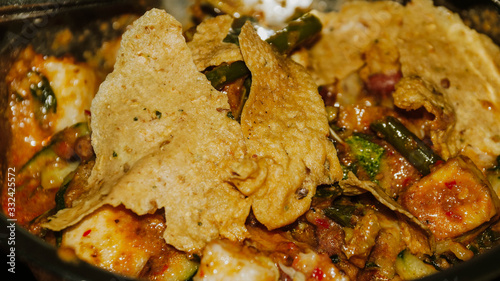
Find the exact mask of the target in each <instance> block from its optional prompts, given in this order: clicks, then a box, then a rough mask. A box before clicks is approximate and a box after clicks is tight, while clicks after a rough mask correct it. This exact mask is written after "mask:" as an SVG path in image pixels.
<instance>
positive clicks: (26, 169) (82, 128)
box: [19, 123, 90, 189]
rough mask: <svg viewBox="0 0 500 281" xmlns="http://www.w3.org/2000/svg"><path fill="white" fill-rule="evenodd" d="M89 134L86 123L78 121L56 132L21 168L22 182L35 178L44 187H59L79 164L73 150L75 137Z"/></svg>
mask: <svg viewBox="0 0 500 281" xmlns="http://www.w3.org/2000/svg"><path fill="white" fill-rule="evenodd" d="M89 134H90V131H89V128H88V126H87V123H78V124H75V125H73V126H71V127H68V128H66V129H64V130H63V131H61V132H59V133H57V134H56V135H55V136H54V137H53V138H52V141H51V142H50V143H49V144H48V145H47V146H46V147H44V148H43V149H42V150H41V151H39V152H38V153H36V154H35V155H34V156H33V157H32V158H31V159H30V160H29V161H28V162H27V163H26V164H25V165H24V166H23V167H22V168H21V170H20V173H19V177H20V178H22V179H23V180H24V182H28V181H31V180H33V179H37V180H39V181H40V185H41V186H42V187H43V188H44V189H52V188H59V187H60V186H61V185H62V183H63V181H64V178H65V177H66V176H67V175H68V174H70V173H71V172H73V171H74V170H75V169H76V168H77V167H78V165H79V164H80V159H79V157H78V156H77V155H76V153H75V152H74V150H73V147H74V144H75V141H76V139H78V138H79V137H83V136H87V135H89ZM62 150H64V153H62V152H61V151H62ZM62 154H64V155H62ZM20 187H21V188H22V185H21V186H20Z"/></svg>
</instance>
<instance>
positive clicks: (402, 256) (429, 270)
mask: <svg viewBox="0 0 500 281" xmlns="http://www.w3.org/2000/svg"><path fill="white" fill-rule="evenodd" d="M395 266H396V272H397V273H398V275H399V276H400V277H401V278H403V279H404V280H414V279H418V278H422V277H424V276H428V275H431V274H434V273H436V272H438V271H437V270H436V269H435V268H434V266H432V265H430V264H426V263H425V262H423V261H422V260H420V259H419V258H418V257H416V256H414V255H413V254H412V253H410V251H408V250H403V251H401V253H399V255H398V257H397V258H396V264H395Z"/></svg>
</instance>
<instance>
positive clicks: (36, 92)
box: [28, 71, 57, 117]
mask: <svg viewBox="0 0 500 281" xmlns="http://www.w3.org/2000/svg"><path fill="white" fill-rule="evenodd" d="M28 77H29V79H30V81H31V82H32V83H31V84H30V90H31V94H32V95H33V97H35V98H36V100H37V101H38V102H39V103H40V108H39V111H38V114H43V115H45V114H48V113H50V112H52V113H55V112H56V110H57V99H56V95H55V94H54V91H53V90H52V87H51V86H50V82H49V80H48V79H47V77H45V76H44V75H42V74H41V73H38V72H35V71H31V72H29V73H28ZM39 117H40V116H39Z"/></svg>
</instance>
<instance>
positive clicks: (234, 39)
mask: <svg viewBox="0 0 500 281" xmlns="http://www.w3.org/2000/svg"><path fill="white" fill-rule="evenodd" d="M247 21H250V22H251V23H253V24H256V22H257V21H256V19H255V18H253V17H249V16H242V17H240V18H236V19H234V20H233V23H232V24H231V29H230V30H229V33H228V34H227V36H226V37H225V38H224V40H222V41H223V42H226V43H233V44H236V45H238V46H239V45H240V42H239V40H238V36H239V35H240V32H241V28H242V27H243V25H244V24H245V22H247Z"/></svg>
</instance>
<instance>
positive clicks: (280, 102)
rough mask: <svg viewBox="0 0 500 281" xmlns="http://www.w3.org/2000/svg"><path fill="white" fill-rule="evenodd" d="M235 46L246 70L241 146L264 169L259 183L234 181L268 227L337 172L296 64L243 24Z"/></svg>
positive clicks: (310, 85)
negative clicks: (247, 86)
mask: <svg viewBox="0 0 500 281" xmlns="http://www.w3.org/2000/svg"><path fill="white" fill-rule="evenodd" d="M239 41H240V47H241V52H242V55H243V58H244V60H245V63H246V64H247V66H248V68H249V69H250V71H251V73H252V86H251V90H250V96H249V98H248V100H247V102H246V104H245V107H244V109H243V112H242V116H241V127H242V130H243V134H244V136H245V142H246V144H247V152H248V154H249V155H250V156H252V157H253V159H256V160H257V161H258V163H259V167H260V168H261V170H266V171H267V176H266V178H265V180H264V182H263V183H262V185H260V186H257V187H255V188H252V189H246V188H245V187H244V186H245V185H244V184H243V187H240V190H241V191H242V192H243V193H245V195H248V196H250V198H252V200H253V202H252V209H253V212H254V214H255V216H256V217H257V219H258V220H259V221H260V222H261V223H263V224H264V225H265V226H266V227H268V228H269V229H274V228H278V227H281V226H284V225H287V224H289V223H292V222H293V221H295V220H296V219H297V218H298V217H299V216H300V215H302V214H303V213H304V212H306V211H307V210H308V209H309V206H310V203H311V198H312V196H313V195H314V193H315V191H316V186H317V185H320V184H331V183H333V182H335V181H336V180H339V179H340V178H341V177H342V170H341V168H340V164H339V162H338V159H337V155H336V151H335V148H334V146H333V144H332V142H331V141H329V140H328V138H327V136H328V134H329V131H328V121H327V118H326V111H325V106H324V104H323V101H322V99H321V97H320V95H319V94H318V91H317V86H316V84H315V83H314V81H313V80H312V78H311V77H310V75H309V74H308V73H307V71H306V70H305V69H304V68H303V67H302V66H301V65H299V64H297V63H295V62H293V61H292V60H290V59H288V58H285V57H283V56H280V55H278V54H276V53H275V52H273V50H272V47H271V46H270V45H269V44H267V43H266V42H264V41H262V40H261V39H260V38H259V36H258V35H257V33H256V32H255V30H254V29H253V28H252V26H251V25H250V24H249V23H247V24H245V25H244V27H243V28H242V31H241V35H240V37H239Z"/></svg>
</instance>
